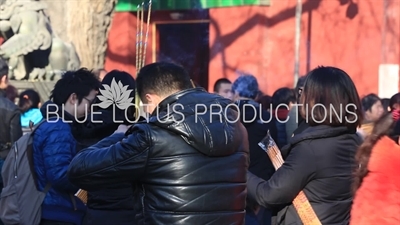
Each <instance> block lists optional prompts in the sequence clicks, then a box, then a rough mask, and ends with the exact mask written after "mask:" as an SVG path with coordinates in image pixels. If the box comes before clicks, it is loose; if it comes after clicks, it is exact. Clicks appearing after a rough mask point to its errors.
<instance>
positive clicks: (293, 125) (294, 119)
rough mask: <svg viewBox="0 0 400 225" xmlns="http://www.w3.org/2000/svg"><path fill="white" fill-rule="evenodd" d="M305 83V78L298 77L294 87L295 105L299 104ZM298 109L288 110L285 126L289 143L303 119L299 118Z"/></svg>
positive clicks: (296, 107) (295, 107)
mask: <svg viewBox="0 0 400 225" xmlns="http://www.w3.org/2000/svg"><path fill="white" fill-rule="evenodd" d="M305 83H306V76H302V77H300V78H299V80H298V81H297V84H296V87H295V94H296V103H299V100H300V96H301V92H302V90H303V87H304V84H305ZM298 108H299V107H298V106H296V105H295V106H294V107H292V108H291V109H290V110H289V115H288V116H289V119H288V121H287V122H286V125H285V129H286V138H287V141H289V139H290V138H291V137H292V135H293V133H294V131H295V130H296V129H297V128H298V127H299V124H300V123H301V122H302V121H303V118H302V117H301V116H300V112H299V110H298Z"/></svg>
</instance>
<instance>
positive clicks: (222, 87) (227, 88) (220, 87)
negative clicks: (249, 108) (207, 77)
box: [214, 78, 233, 100]
mask: <svg viewBox="0 0 400 225" xmlns="http://www.w3.org/2000/svg"><path fill="white" fill-rule="evenodd" d="M214 93H216V94H219V95H221V96H222V97H224V98H227V99H230V100H232V97H233V93H232V82H231V81H230V80H228V79H226V78H221V79H219V80H217V81H216V82H215V84H214Z"/></svg>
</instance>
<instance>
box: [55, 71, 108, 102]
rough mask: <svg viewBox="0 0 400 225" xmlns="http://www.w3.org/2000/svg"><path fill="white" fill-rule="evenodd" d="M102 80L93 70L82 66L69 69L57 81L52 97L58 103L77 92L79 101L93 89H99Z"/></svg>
mask: <svg viewBox="0 0 400 225" xmlns="http://www.w3.org/2000/svg"><path fill="white" fill-rule="evenodd" d="M99 87H100V81H99V80H98V79H97V78H96V75H94V74H93V73H92V72H91V71H89V70H87V69H86V68H81V69H79V70H77V71H67V72H66V73H65V74H64V75H63V76H62V78H61V79H60V80H58V81H57V83H56V85H55V86H54V89H53V91H51V95H50V99H51V100H52V101H53V102H54V103H55V104H57V105H61V104H64V103H66V102H67V100H68V98H69V96H71V94H73V93H75V94H76V96H77V97H78V100H79V103H81V102H82V99H83V98H84V97H85V96H88V95H89V93H90V92H91V91H92V90H98V89H99Z"/></svg>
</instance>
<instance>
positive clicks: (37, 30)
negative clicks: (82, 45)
mask: <svg viewBox="0 0 400 225" xmlns="http://www.w3.org/2000/svg"><path fill="white" fill-rule="evenodd" d="M46 7H47V6H46V5H45V3H43V2H40V1H38V0H0V36H1V37H2V38H3V39H4V40H5V41H4V43H3V44H2V45H0V57H2V58H4V59H6V60H7V61H8V64H9V67H10V74H9V77H10V79H14V80H24V79H28V80H46V81H50V80H56V79H58V78H59V77H60V76H61V74H62V73H63V72H64V71H66V70H75V69H78V68H79V66H80V60H79V57H78V55H77V53H76V50H75V47H74V45H73V44H72V43H66V42H64V41H62V40H61V39H60V38H58V37H57V36H56V35H55V33H54V32H53V31H52V29H51V25H50V20H49V18H48V16H47V15H46V13H45V11H44V10H45V9H46Z"/></svg>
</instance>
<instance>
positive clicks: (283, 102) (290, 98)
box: [272, 87, 297, 148]
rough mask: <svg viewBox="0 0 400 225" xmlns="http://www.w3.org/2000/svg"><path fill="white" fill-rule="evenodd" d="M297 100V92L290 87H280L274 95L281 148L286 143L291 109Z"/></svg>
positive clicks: (273, 102)
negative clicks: (287, 124) (287, 123)
mask: <svg viewBox="0 0 400 225" xmlns="http://www.w3.org/2000/svg"><path fill="white" fill-rule="evenodd" d="M296 102H297V99H296V94H295V92H294V90H293V89H290V88H286V87H285V88H279V89H278V90H276V91H275V92H274V94H273V95H272V110H273V112H272V117H274V120H273V121H274V122H275V126H276V130H277V139H276V140H275V141H276V144H277V145H278V147H279V148H282V147H283V146H284V145H286V144H287V143H288V142H287V140H288V139H287V136H286V122H287V120H288V115H289V110H290V109H291V108H292V107H293V104H295V103H296Z"/></svg>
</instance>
